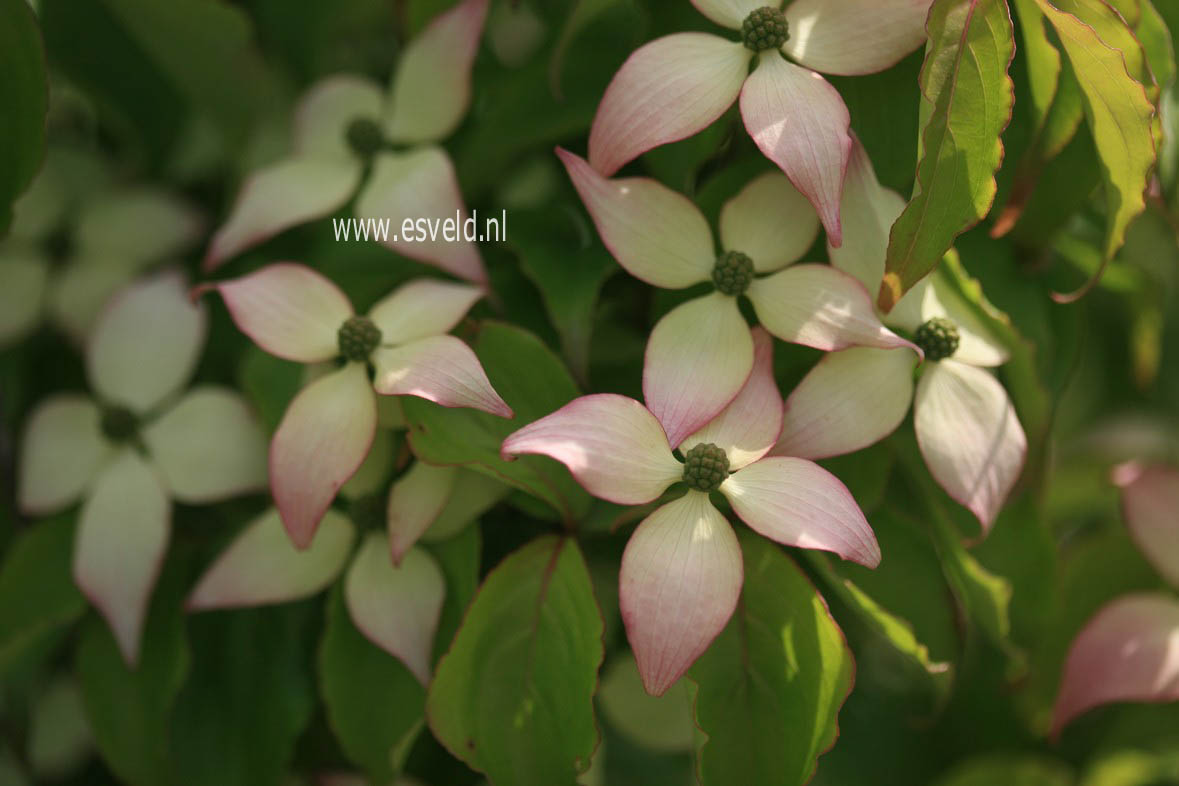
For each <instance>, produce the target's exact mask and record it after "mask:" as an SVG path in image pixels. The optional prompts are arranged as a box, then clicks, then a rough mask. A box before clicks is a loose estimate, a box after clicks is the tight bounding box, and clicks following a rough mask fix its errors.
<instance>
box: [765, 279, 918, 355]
mask: <svg viewBox="0 0 1179 786" xmlns="http://www.w3.org/2000/svg"><path fill="white" fill-rule="evenodd" d="M745 294H746V295H747V296H748V297H749V300H750V301H751V302H752V303H753V308H754V310H755V311H756V312H757V318H758V320H760V321H761V324H762V326H763V327H765V329H766V330H768V331H769V332H770V333H772V334H773V335H775V336H777V337H778V338H780V339H782V340H783V341H789V342H791V343H794V344H802V345H804V346H808V347H814V348H815V349H822V350H824V351H827V352H832V351H835V350H840V349H846V348H847V347H853V346H869V347H879V348H881V349H891V348H895V347H909V348H910V349H912V350H914V351H915V352H919V351H920V350H918V349H917V347H916V346H915V345H913V344H912V343H911V342H909V341H907V340H905V339H903V338H901V337H900V336H898V335H896V334H895V333H893V332H892V331H891V330H889V329H888V328H886V327H885V326H884V324H883V323H881V321H880V317H878V316H877V315H876V307H875V305H874V304H873V303H872V298H871V296H870V295H869V294H868V290H867V289H865V288H864V285H863V284H861V283H860V282H859V281H857V280H856V279H854V278H852V277H851V276H849V275H847V274H846V273H843V272H842V271H839V270H836V269H835V268H833V267H829V266H828V265H810V264H808V265H794V266H793V267H789V268H787V269H785V270H781V271H779V272H777V273H774V274H773V275H771V276H769V277H767V278H758V279H754V281H753V283H752V284H750V286H749V289H748V290H747V291H746V293H745Z"/></svg>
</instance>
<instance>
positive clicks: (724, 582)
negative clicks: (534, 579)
mask: <svg viewBox="0 0 1179 786" xmlns="http://www.w3.org/2000/svg"><path fill="white" fill-rule="evenodd" d="M753 342H754V346H755V360H754V368H753V373H751V374H750V375H749V379H748V381H747V382H746V384H745V386H744V387H743V388H742V389H741V391H740V393H739V394H738V396H737V398H736V399H734V400H733V402H732V404H730V405H729V406H728V407H727V408H726V409H725V410H724V411H723V412H721V414H720V415H718V416H717V417H716V418H714V419H713V420H712V421H711V422H709V423H707V424H705V425H704V427H703V428H701V429H700V430H699V431H697V432H696V433H694V434H692V435H691V436H689V437H688V438H687V439H685V440H684V442H683V444H682V446H681V447H682V448H683V455H684V457H685V458H684V460H683V461H681V460H679V459H677V458H676V457H675V455H674V454H673V453H672V446H671V445H670V444H669V443H668V440H667V436H666V432H665V430H664V427H663V425H661V422H660V420H659V419H658V418H657V417H656V415H653V414H652V413H651V411H650V410H648V409H647V408H646V407H644V406H643V405H642V404H640V403H638V402H637V401H634V400H633V399H629V398H626V397H624V396H618V395H614V394H597V395H590V396H583V397H582V398H579V399H575V400H574V401H572V402H571V403H569V404H568V405H566V406H564V407H562V408H561V409H559V410H557V411H556V412H554V413H553V414H551V415H548V416H546V417H543V418H541V419H540V420H538V421H536V422H535V423H532V424H530V425H528V426H525V427H524V428H522V429H520V430H519V431H517V432H515V433H514V434H512V435H510V436H509V437H508V438H507V439H506V440H504V443H503V447H502V453H503V455H504V457H505V458H510V457H513V456H516V455H519V454H525V453H535V454H541V455H546V456H550V457H552V458H554V459H556V460H557V461H560V462H562V463H563V464H565V466H567V467H568V468H569V471H570V472H571V473H573V476H574V477H575V478H576V479H577V480H578V482H580V483H581V484H582V485H583V486H584V487H585V488H586V490H587V491H589V492H590V493H591V494H593V495H594V496H597V497H601V498H602V499H606V500H609V501H611V502H614V503H617V504H620V505H644V504H647V503H649V502H651V501H653V500H655V499H658V498H659V497H660V495H662V494H663V493H664V492H665V491H666V490H667V489H668V487H670V486H672V485H673V484H676V483H679V482H680V481H683V482H684V483H685V484H686V485H687V486H688V492H687V493H686V494H684V495H683V496H681V497H679V498H678V499H675V500H672V501H671V502H668V503H667V504H665V505H663V506H661V507H660V508H658V509H657V510H656V511H655V512H654V513H652V514H651V515H649V516H648V517H647V518H645V519H644V520H643V521H642V523H640V524H639V526H638V528H637V529H636V530H635V531H634V533H633V534H632V535H631V538H630V541H629V542H628V543H627V546H626V551H625V552H624V554H623V556H622V570H621V575H620V577H619V585H620V587H619V596H620V597H619V603H620V606H621V609H622V618H623V622H624V623H625V625H626V631H627V637H628V639H629V641H630V644H631V648H632V649H633V650H634V653H635V658H636V660H637V661H638V665H639V672H640V674H641V675H642V678H643V685H644V686H645V687H646V689H647V691H648V692H650V693H652V694H654V695H660V694H662V693H664V692H665V691H666V690H667V689H668V688H669V687H671V685H672V684H674V683H675V681H676V680H678V679H679V678H680V676H682V675H683V673H684V672H685V671H686V670H687V669H688V667H689V666H691V665H692V663H693V662H694V661H695V660H696V658H698V657H699V656H700V654H701V653H703V652H704V650H706V649H707V648H708V645H709V644H710V643H711V642H712V640H713V639H714V638H715V637H716V636H717V634H718V633H720V631H721V630H722V629H723V628H724V626H725V624H726V623H727V622H728V620H729V618H730V617H731V616H732V614H733V610H734V609H735V608H736V604H737V599H738V596H739V595H740V593H741V585H742V582H743V576H744V570H743V566H742V558H741V549H740V546H739V545H738V542H737V537H736V534H735V533H734V532H733V528H732V526H731V525H730V524H729V522H728V521H727V520H726V519H725V517H724V516H723V515H722V514H721V513H720V511H718V510H717V509H716V508H715V507H714V506H713V504H712V502H711V501H710V499H709V493H710V492H712V491H719V492H720V493H721V494H723V495H724V496H725V497H726V498H727V499H728V501H729V504H730V505H731V506H732V508H733V512H734V513H736V514H737V515H738V516H739V517H740V518H741V520H742V521H744V522H745V523H746V524H748V525H749V527H750V528H751V529H753V530H754V531H756V532H758V533H759V534H761V535H764V536H765V537H767V538H769V539H771V540H774V541H777V542H779V543H783V544H786V545H789V546H798V547H801V548H809V549H823V550H826V551H831V552H834V553H836V554H838V555H839V556H841V557H843V558H845V559H849V560H853V561H855V562H858V563H860V564H862V565H866V566H868V567H875V566H876V565H877V564H879V562H880V547H879V545H878V544H877V542H876V537H875V535H874V534H873V533H872V529H871V527H870V526H869V525H868V522H867V520H865V518H864V514H863V513H862V512H861V511H860V508H859V506H858V505H857V504H856V502H855V500H854V499H853V498H852V496H851V493H850V492H848V490H847V487H846V486H844V485H843V483H842V482H840V480H839V479H838V478H836V477H835V476H834V475H832V474H830V473H829V472H827V471H826V470H824V469H823V468H822V467H820V466H819V465H817V464H815V463H813V462H811V461H807V460H805V459H800V458H790V457H781V456H778V457H766V454H767V453H768V452H769V449H770V447H772V446H773V444H774V442H775V440H777V438H778V432H779V430H780V429H781V426H782V398H781V396H780V395H779V393H778V389H777V387H776V386H775V384H774V378H773V346H772V341H771V339H770V336H769V335H768V334H767V333H766V332H765V331H763V330H761V329H756V330H755V331H754V334H753Z"/></svg>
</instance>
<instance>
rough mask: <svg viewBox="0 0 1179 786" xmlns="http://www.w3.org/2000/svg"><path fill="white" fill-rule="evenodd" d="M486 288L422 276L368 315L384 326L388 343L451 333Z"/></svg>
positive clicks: (382, 327) (382, 332)
mask: <svg viewBox="0 0 1179 786" xmlns="http://www.w3.org/2000/svg"><path fill="white" fill-rule="evenodd" d="M485 294H487V291H486V290H485V289H483V288H482V287H476V286H472V285H470V284H456V283H454V282H452V281H438V280H437V279H432V278H418V279H414V280H413V281H409V282H407V283H405V284H402V285H401V286H399V287H398V288H397V289H395V290H393V292H391V293H390V294H389V295H387V296H385V297H383V298H381V299H380V300H379V301H377V303H376V305H374V306H373V307H372V308H371V309H369V312H368V316H369V319H371V320H372V321H373V322H374V323H375V324H376V326H377V327H378V328H380V329H381V342H382V343H384V344H405V343H406V342H409V341H413V340H415V339H419V338H425V337H426V336H436V335H440V334H442V333H446V332H449V331H450V330H451V329H452V328H453V327H454V326H455V325H457V324H458V323H459V322H460V321H462V318H463V317H464V316H466V314H467V311H469V310H470V309H471V306H473V305H474V304H475V301H477V300H478V299H479V298H481V297H483V296H484V295H485Z"/></svg>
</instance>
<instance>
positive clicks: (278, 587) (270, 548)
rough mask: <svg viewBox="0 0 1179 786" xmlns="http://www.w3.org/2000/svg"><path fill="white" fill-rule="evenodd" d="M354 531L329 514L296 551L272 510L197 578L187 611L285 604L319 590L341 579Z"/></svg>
mask: <svg viewBox="0 0 1179 786" xmlns="http://www.w3.org/2000/svg"><path fill="white" fill-rule="evenodd" d="M355 539H356V528H355V527H354V526H353V525H352V522H350V521H348V519H347V518H345V517H344V516H343V515H341V514H339V513H336V512H335V511H331V510H329V511H328V512H327V513H326V514H324V517H323V521H322V522H321V523H320V525H319V529H318V530H316V533H315V539H314V540H312V542H311V545H310V547H308V548H307V549H305V550H299V549H297V548H295V546H294V545H293V544H292V543H291V539H290V538H289V537H288V536H287V533H286V531H285V530H284V529H283V525H282V519H281V518H279V515H278V511H277V510H275V509H274V508H271V509H269V510H267V511H266V512H265V513H263V514H262V515H261V516H259V517H258V518H256V519H254V520H253V521H251V522H250V523H249V524H247V525H246V527H245V529H243V530H242V531H241V533H240V534H239V535H238V536H237V537H236V538H234V540H233V542H231V543H230V544H229V546H228V547H226V549H225V551H223V552H221V554H220V555H218V557H217V559H216V560H215V561H214V562H213V564H212V565H210V566H209V568H208V569H207V570H206V571H205V573H204V575H202V576H201V578H200V581H198V582H197V585H196V587H194V588H193V590H192V592H191V593H190V594H189V596H188V600H187V602H186V603H185V608H186V609H188V610H189V611H207V610H209V609H230V608H249V607H252V606H265V605H269V604H272V603H288V602H290V601H293V600H299V599H300V598H306V597H308V596H310V595H314V594H315V593H317V592H319V591H320V590H322V589H323V588H324V587H327V586H328V585H329V584H331V583H332V580H333V579H335V578H336V576H337V575H339V573H340V571H341V570H342V569H343V568H344V563H345V562H347V560H348V556H349V554H350V553H351V551H352V543H353V541H354V540H355Z"/></svg>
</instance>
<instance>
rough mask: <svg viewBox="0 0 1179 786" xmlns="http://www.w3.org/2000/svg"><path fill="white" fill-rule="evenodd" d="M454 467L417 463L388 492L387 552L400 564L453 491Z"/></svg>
mask: <svg viewBox="0 0 1179 786" xmlns="http://www.w3.org/2000/svg"><path fill="white" fill-rule="evenodd" d="M457 473H458V469H457V468H455V467H434V466H431V465H429V464H427V463H425V462H424V461H418V462H416V463H415V464H414V465H413V466H412V467H410V468H409V471H408V472H406V473H405V474H404V475H402V476H401V477H400V478H398V479H397V482H396V483H394V484H393V490H392V491H391V492H390V493H389V507H388V516H387V523H388V532H389V554H390V556H391V557H392V559H393V564H395V565H400V564H401V560H402V559H403V558H404V557H405V555H406V553H407V552H408V551H409V550H410V549H411V548H412V547H413V545H414V544H415V543H417V542H418V538H420V537H421V536H422V533H423V532H425V531H426V530H427V529H429V528H430V525H431V524H433V523H434V521H435V520H436V519H437V518H438V517H439V516H440V515H441V514H442V511H443V509H445V508H446V505H447V503H448V502H449V501H450V497H451V492H452V491H453V490H454V484H455V477H456V475H457Z"/></svg>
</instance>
